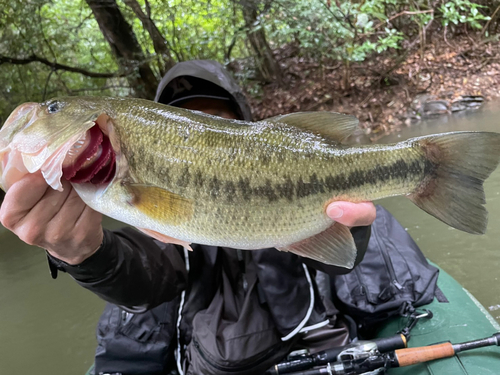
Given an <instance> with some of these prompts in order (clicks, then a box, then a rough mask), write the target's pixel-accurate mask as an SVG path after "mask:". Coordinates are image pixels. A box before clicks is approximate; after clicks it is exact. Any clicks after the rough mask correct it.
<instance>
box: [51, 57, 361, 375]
mask: <svg viewBox="0 0 500 375" xmlns="http://www.w3.org/2000/svg"><path fill="white" fill-rule="evenodd" d="M182 76H190V77H197V78H200V79H204V80H207V81H209V82H211V83H214V84H216V85H217V86H219V87H222V88H223V89H224V90H226V91H227V92H228V93H229V94H230V95H231V99H232V100H233V101H234V103H235V104H236V105H237V107H238V109H239V112H240V115H241V116H242V117H243V118H244V119H247V120H248V119H251V112H250V109H249V107H248V104H247V102H246V100H245V97H244V95H243V94H242V92H241V90H240V89H239V87H238V85H237V84H236V83H235V82H234V81H233V79H232V78H231V77H230V75H229V74H228V73H227V72H226V71H225V70H224V69H223V67H222V66H221V65H220V64H218V63H216V62H213V61H206V60H204V61H190V62H185V63H179V64H177V65H176V66H175V67H174V68H172V69H171V70H170V71H169V72H168V73H167V75H166V76H165V77H164V78H163V80H162V81H161V83H160V85H159V88H158V93H157V96H156V100H159V101H160V102H164V103H165V102H167V103H168V102H170V101H171V99H172V97H171V96H170V97H166V96H165V92H166V91H167V90H166V87H167V85H168V84H169V82H171V81H172V80H174V79H176V78H178V77H182ZM352 232H353V235H354V238H355V241H356V245H357V247H358V259H357V261H356V264H358V263H359V262H360V261H361V259H362V257H363V255H364V252H365V250H366V246H367V244H368V239H369V235H370V227H357V228H353V230H352ZM192 248H193V250H194V251H192V252H188V251H187V250H185V249H183V248H182V247H180V246H176V245H172V244H163V243H160V242H159V241H156V240H154V239H152V238H151V237H149V236H147V235H145V234H143V233H141V232H138V231H137V230H135V229H133V228H124V229H121V230H118V231H109V230H105V232H104V241H103V243H102V245H101V247H100V248H99V250H98V251H97V252H96V253H95V254H93V255H92V256H91V257H89V258H88V259H86V260H85V261H83V262H82V263H81V264H78V265H69V264H66V263H65V262H62V261H60V260H58V259H56V258H53V257H50V256H49V263H50V265H51V270H52V272H53V275H54V274H55V273H56V272H57V270H61V271H64V272H68V273H69V274H70V275H71V276H72V277H73V278H74V279H75V280H76V282H77V283H79V284H80V285H81V286H83V287H84V288H86V289H88V290H90V291H92V292H94V293H95V294H97V295H98V296H100V297H101V298H103V299H104V300H106V301H108V302H110V303H111V304H110V305H108V306H107V308H106V311H105V313H104V315H103V317H102V318H101V321H100V323H99V327H98V332H97V334H98V341H99V347H98V348H97V352H96V370H97V372H96V373H99V372H110V373H111V372H122V373H127V374H139V373H143V372H142V371H144V368H145V367H144V366H145V364H144V363H141V361H144V358H145V357H147V355H151V356H153V352H154V350H153V349H152V347H153V346H151V347H149V346H148V347H147V348H146V346H147V345H146V346H144V347H145V348H146V349H144V351H143V352H140V353H138V352H139V351H142V350H143V349H134V347H133V346H130V345H129V344H127V343H123V342H121V341H120V340H121V339H122V338H123V336H126V337H128V338H132V339H133V340H135V341H137V342H145V343H147V344H148V345H149V342H148V340H150V341H151V340H152V341H154V342H155V344H158V342H162V348H161V350H160V351H161V353H160V354H158V355H157V357H154V359H152V360H154V361H157V362H162V361H165V362H169V364H166V365H165V368H166V367H174V365H175V360H174V357H173V353H174V352H175V351H177V353H176V354H177V362H178V363H179V364H180V363H181V362H182V361H183V360H184V359H183V351H184V350H185V348H186V347H187V345H188V344H189V343H190V341H191V337H192V322H193V318H194V316H195V315H196V314H197V313H198V312H199V311H201V310H203V309H206V308H207V307H208V306H209V304H210V302H211V301H212V299H213V298H214V295H215V293H216V292H217V289H218V288H219V286H220V283H221V278H220V267H219V266H218V264H219V263H221V262H222V263H224V264H225V265H228V267H226V268H225V269H226V270H227V269H229V270H231V271H230V272H229V279H230V281H231V284H232V285H233V291H234V292H235V293H239V291H240V290H241V291H242V292H244V290H243V289H244V283H243V282H242V274H243V273H244V272H245V270H244V264H245V263H246V262H252V264H253V265H254V267H255V270H256V274H257V279H258V283H259V295H260V296H261V298H262V300H263V301H265V306H266V308H267V309H268V310H269V312H270V315H271V316H272V318H273V320H274V323H275V326H276V329H277V331H278V332H279V335H280V336H281V337H282V340H288V339H291V338H293V337H294V336H296V335H298V334H299V332H303V331H304V330H305V329H306V327H316V326H322V324H323V322H326V321H327V320H328V319H329V317H328V316H327V315H328V313H327V308H326V307H325V306H324V305H323V303H322V302H321V296H320V295H319V292H318V288H317V285H316V284H315V282H314V275H315V270H321V271H323V272H325V273H327V274H331V275H336V274H339V273H345V272H348V270H346V269H344V268H339V267H335V266H326V265H324V264H322V263H318V262H315V261H312V260H309V259H304V258H300V257H298V256H296V255H294V254H291V253H284V252H279V251H277V250H276V249H262V250H255V251H235V250H234V249H227V248H217V247H213V246H204V245H198V244H194V245H192ZM242 267H243V268H242ZM242 288H243V289H242ZM116 305H118V306H120V307H119V308H118V307H117V306H116ZM148 314H150V315H151V317H152V318H151V319H149V320H148V319H147V317H148ZM153 318H154V319H153ZM158 324H160V326H161V329H163V331H162V332H159V333H158V332H156V330H157V326H158ZM148 325H149V326H148ZM323 326H324V324H323ZM134 329H135V331H134ZM311 329H312V328H311ZM155 334H158V335H157V336H154V335H155ZM153 336H154V337H153ZM151 345H153V344H151ZM134 351H135V352H134ZM148 353H149V354H148ZM136 368H137V369H136ZM161 371H164V368H162V369H161V370H160V372H161ZM150 372H151V373H153V370H151V371H150ZM160 372H159V373H160Z"/></svg>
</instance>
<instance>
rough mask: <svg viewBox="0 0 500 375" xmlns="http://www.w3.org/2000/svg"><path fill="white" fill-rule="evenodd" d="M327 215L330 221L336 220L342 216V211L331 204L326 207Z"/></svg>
mask: <svg viewBox="0 0 500 375" xmlns="http://www.w3.org/2000/svg"><path fill="white" fill-rule="evenodd" d="M327 214H328V216H329V217H330V218H331V219H338V218H341V217H342V215H343V214H344V210H343V209H342V208H340V207H339V206H337V205H335V204H333V205H330V206H328V210H327Z"/></svg>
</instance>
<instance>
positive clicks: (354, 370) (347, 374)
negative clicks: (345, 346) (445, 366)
mask: <svg viewBox="0 0 500 375" xmlns="http://www.w3.org/2000/svg"><path fill="white" fill-rule="evenodd" d="M494 345H496V346H500V332H497V333H495V334H493V335H492V336H491V337H487V338H484V339H479V340H473V341H467V342H463V343H458V344H452V343H449V342H445V343H440V344H434V345H429V346H422V347H417V348H405V349H396V350H394V351H392V352H389V353H380V354H378V355H377V354H375V355H371V356H369V357H366V358H360V359H354V360H346V361H337V362H332V363H328V364H327V365H326V366H322V367H317V368H314V369H310V370H306V371H295V372H291V373H289V374H290V375H323V374H329V375H359V374H365V373H369V374H371V375H375V374H383V373H385V370H386V369H388V368H393V367H406V366H411V365H414V364H417V363H422V362H428V361H432V360H435V359H441V358H448V357H453V356H454V355H455V354H457V353H460V352H463V351H466V350H471V349H477V348H482V347H486V346H494Z"/></svg>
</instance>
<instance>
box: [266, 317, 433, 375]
mask: <svg viewBox="0 0 500 375" xmlns="http://www.w3.org/2000/svg"><path fill="white" fill-rule="evenodd" d="M432 316H433V314H432V311H430V310H425V309H424V310H423V311H414V313H412V314H410V315H408V318H409V319H408V322H407V324H406V326H405V328H403V329H402V330H401V331H399V332H398V334H396V335H394V336H390V337H385V338H379V339H374V340H359V341H356V342H353V343H351V344H349V345H344V346H339V347H333V348H329V349H326V350H323V351H320V352H317V353H313V354H309V352H308V351H307V350H300V351H298V352H294V353H292V354H290V355H289V356H288V358H287V359H286V360H285V361H283V362H280V363H278V364H276V365H274V367H272V368H271V369H269V370H268V371H267V372H266V373H265V374H266V375H282V374H291V373H295V372H297V371H302V370H308V369H311V368H313V367H318V366H328V365H329V364H331V363H334V362H346V361H355V362H359V361H360V360H362V359H367V358H370V357H375V356H377V355H380V354H381V353H388V352H393V351H394V350H396V349H402V348H406V346H407V344H408V341H409V339H410V337H411V334H410V333H411V330H412V328H413V327H414V326H415V325H416V324H417V322H418V321H419V320H421V319H424V318H425V319H431V318H432Z"/></svg>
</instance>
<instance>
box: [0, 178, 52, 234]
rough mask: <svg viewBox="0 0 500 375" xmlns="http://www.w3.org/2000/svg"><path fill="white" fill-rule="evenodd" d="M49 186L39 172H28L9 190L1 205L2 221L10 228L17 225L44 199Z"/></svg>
mask: <svg viewBox="0 0 500 375" xmlns="http://www.w3.org/2000/svg"><path fill="white" fill-rule="evenodd" d="M48 189H49V186H48V185H47V183H46V182H45V179H44V178H43V176H42V175H41V174H39V173H33V174H28V175H26V176H25V177H23V178H22V179H20V180H19V181H17V182H15V183H14V184H13V185H12V186H11V187H10V189H9V190H8V191H7V193H6V194H5V197H4V201H3V204H2V206H1V207H0V221H1V222H2V224H3V225H4V226H5V227H6V228H8V229H12V228H13V227H15V226H16V225H17V224H18V223H19V222H20V221H21V220H22V219H23V218H24V217H25V216H26V215H27V214H28V213H29V212H30V211H31V210H32V209H33V207H34V206H36V204H37V203H38V202H39V201H40V200H41V199H42V197H43V196H44V195H45V194H46V192H47V190H48ZM51 190H52V189H51Z"/></svg>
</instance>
